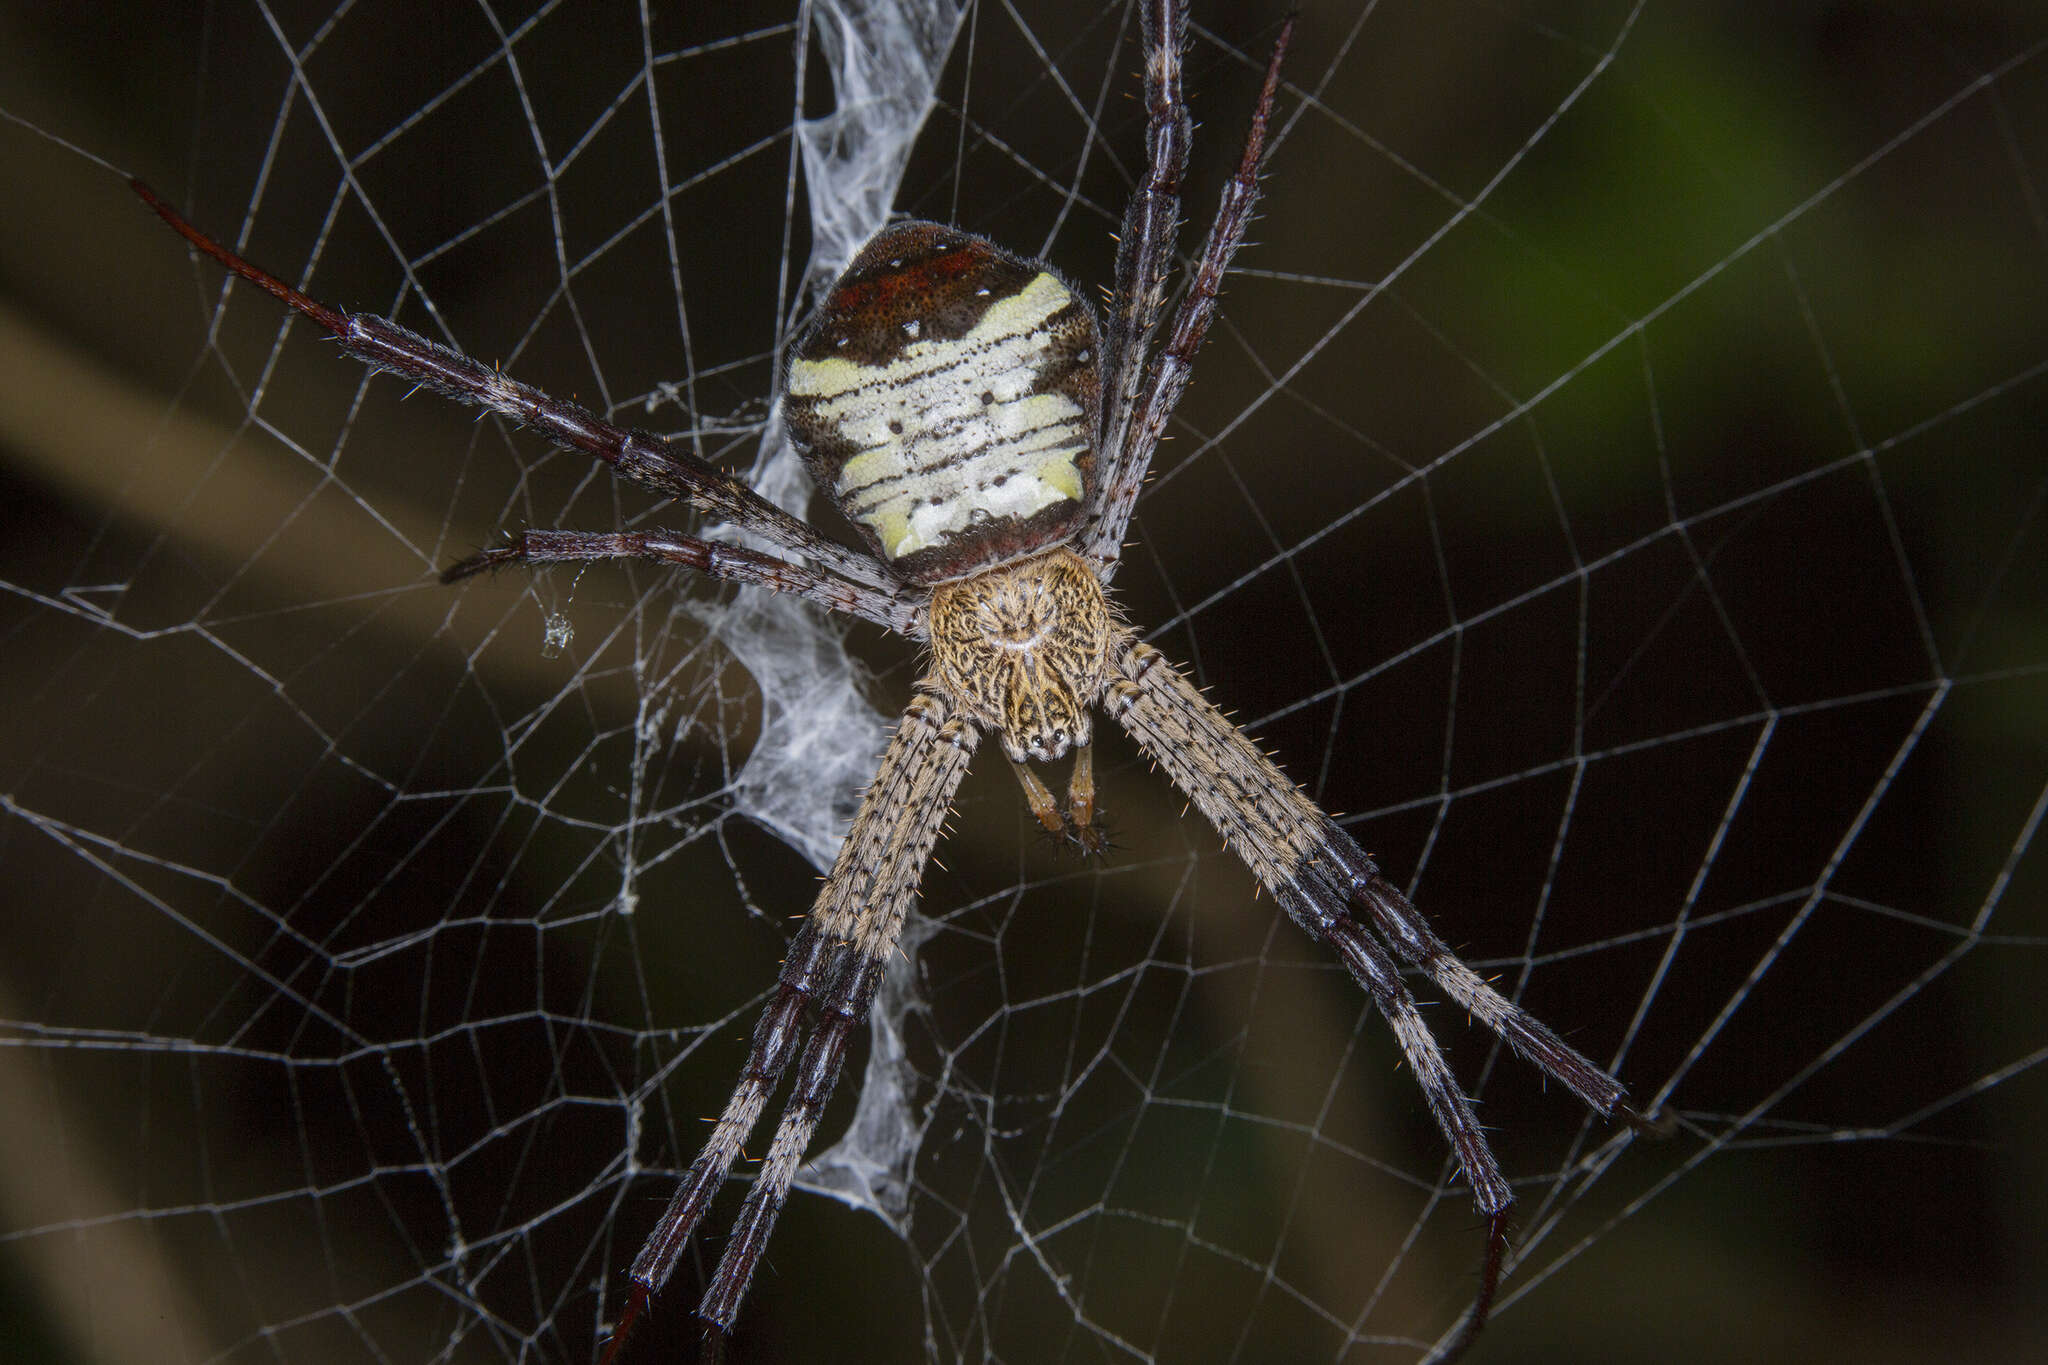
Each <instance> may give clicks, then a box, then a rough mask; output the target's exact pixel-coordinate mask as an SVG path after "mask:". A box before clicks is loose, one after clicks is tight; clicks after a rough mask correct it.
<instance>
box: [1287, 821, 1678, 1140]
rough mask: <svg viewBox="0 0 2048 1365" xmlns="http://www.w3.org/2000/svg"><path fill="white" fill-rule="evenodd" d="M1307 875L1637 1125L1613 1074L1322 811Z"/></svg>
mask: <svg viewBox="0 0 2048 1365" xmlns="http://www.w3.org/2000/svg"><path fill="white" fill-rule="evenodd" d="M1313 875H1314V876H1315V878H1316V880H1318V881H1321V882H1323V883H1324V884H1325V885H1326V886H1327V887H1328V888H1329V891H1330V893H1331V896H1332V899H1333V900H1334V902H1335V903H1337V904H1339V905H1348V906H1350V907H1353V908H1355V909H1357V910H1361V911H1363V912H1364V914H1365V916H1366V917H1367V918H1368V919H1369V920H1370V922H1371V924H1372V927H1373V928H1374V929H1376V930H1377V931H1379V933H1380V934H1382V935H1383V936H1385V938H1386V940H1387V942H1388V943H1390V944H1392V945H1393V948H1394V951H1396V952H1397V953H1399V954H1400V955H1401V956H1402V957H1403V958H1405V959H1406V960H1407V961H1409V962H1410V963H1413V964H1414V965H1415V966H1417V967H1419V968H1421V969H1422V971H1423V972H1425V973H1427V974H1428V976H1429V978H1430V979H1431V980H1433V981H1435V982H1436V983H1437V985H1439V986H1441V987H1442V988H1443V990H1444V993H1445V994H1447V995H1449V996H1450V997H1451V998H1452V999H1453V1000H1455V1001H1457V1002H1458V1004H1460V1005H1462V1006H1463V1007H1464V1008H1465V1009H1466V1010H1468V1011H1470V1012H1471V1014H1472V1016H1473V1017H1474V1018H1476V1019H1478V1020H1479V1022H1480V1023H1482V1024H1484V1025H1485V1026H1486V1027H1487V1028H1489V1029H1491V1030H1492V1031H1493V1032H1494V1033H1496V1034H1498V1035H1500V1037H1501V1038H1502V1040H1504V1041H1505V1042H1506V1043H1507V1044H1508V1046H1509V1047H1511V1048H1513V1049H1514V1050H1515V1051H1516V1052H1518V1053H1520V1054H1521V1055H1522V1056H1523V1057H1524V1058H1526V1059H1528V1060H1529V1061H1530V1062H1532V1063H1534V1064H1535V1065H1536V1066H1538V1067H1540V1068H1541V1069H1542V1070H1544V1071H1545V1072H1548V1073H1549V1074H1550V1075H1552V1076H1554V1077H1556V1078H1557V1079H1558V1080H1559V1081H1561V1082H1563V1083H1564V1085H1565V1086H1567V1087H1568V1088H1569V1089H1570V1090H1571V1091H1572V1093H1573V1094H1575V1095H1577V1096H1578V1097H1579V1098H1580V1099H1582V1100H1584V1101H1585V1102H1586V1104H1587V1105H1588V1106H1590V1107H1591V1108H1592V1109H1593V1110H1594V1111H1595V1112H1596V1113H1598V1114H1600V1115H1601V1116H1602V1117H1603V1118H1606V1117H1618V1118H1622V1119H1625V1120H1627V1121H1629V1122H1631V1123H1636V1124H1638V1125H1639V1126H1640V1120H1641V1116H1640V1115H1638V1114H1637V1113H1636V1111H1635V1110H1634V1109H1632V1108H1630V1107H1629V1105H1628V1104H1627V1103H1626V1098H1627V1095H1628V1090H1627V1088H1626V1087H1625V1086H1623V1085H1622V1083H1621V1082H1620V1081H1619V1080H1616V1079H1615V1078H1614V1077H1613V1076H1612V1075H1610V1074H1609V1073H1608V1072H1607V1071H1606V1070H1605V1069H1603V1068H1602V1067H1600V1066H1599V1065H1597V1064H1596V1063H1594V1062H1593V1061H1592V1059H1590V1058H1588V1057H1587V1056H1585V1055H1584V1054H1583V1053H1581V1052H1579V1051H1578V1050H1577V1049H1576V1048H1574V1047H1572V1046H1571V1045H1570V1044H1569V1043H1567V1042H1565V1041H1564V1039H1562V1038H1560V1037H1558V1036H1557V1034H1556V1033H1555V1032H1554V1031H1552V1030H1551V1028H1550V1027H1549V1026H1548V1025H1546V1024H1545V1023H1543V1021H1542V1020H1540V1019H1537V1018H1536V1017H1535V1016H1534V1015H1532V1014H1530V1013H1529V1012H1528V1011H1527V1010H1524V1009H1522V1008H1521V1007H1520V1006H1519V1005H1516V1004H1515V1003H1514V1002H1513V1001H1511V1000H1509V999H1508V998H1507V997H1506V996H1503V995H1502V994H1501V993H1500V992H1499V991H1496V990H1495V989H1494V988H1493V987H1492V986H1489V985H1488V984H1486V982H1485V981H1484V980H1483V979H1481V977H1480V976H1479V974H1478V973H1477V972H1475V971H1473V970H1472V969H1471V968H1470V967H1468V966H1466V965H1465V963H1464V962H1463V961H1462V960H1461V959H1459V957H1458V956H1457V955H1456V954H1455V953H1453V952H1452V951H1451V950H1450V948H1449V947H1448V946H1447V945H1446V944H1445V943H1444V941H1443V940H1442V939H1440V938H1438V937H1437V935H1436V933H1435V931H1433V930H1432V929H1431V928H1430V927H1429V921H1428V920H1427V919H1426V918H1425V917H1424V916H1423V914H1422V912H1421V911H1420V910H1417V909H1416V908H1415V905H1414V903H1413V902H1411V901H1410V900H1409V899H1408V898H1407V897H1406V896H1404V895H1402V894H1401V892H1400V891H1399V890H1398V889H1397V888H1396V887H1395V886H1394V885H1393V883H1391V882H1389V881H1388V880H1387V879H1386V877H1385V876H1384V875H1382V874H1381V872H1380V869H1379V865H1378V864H1377V863H1375V862H1374V861H1373V860H1372V858H1371V857H1370V856H1369V855H1367V854H1366V852H1365V851H1364V850H1363V849H1361V848H1360V847H1359V846H1358V843H1357V841H1356V840H1354V839H1352V837H1351V836H1350V835H1348V834H1346V833H1345V832H1344V831H1343V830H1341V829H1339V828H1337V826H1336V824H1335V822H1333V821H1331V820H1329V819H1328V817H1324V819H1323V840H1322V847H1321V849H1320V850H1319V853H1318V856H1317V858H1316V859H1315V864H1314V867H1313Z"/></svg>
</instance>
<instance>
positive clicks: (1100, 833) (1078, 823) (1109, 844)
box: [1059, 810, 1117, 861]
mask: <svg viewBox="0 0 2048 1365" xmlns="http://www.w3.org/2000/svg"><path fill="white" fill-rule="evenodd" d="M1059 837H1060V838H1061V839H1062V841H1064V843H1065V844H1066V846H1067V847H1068V848H1072V849H1077V850H1079V851H1080V854H1081V856H1082V857H1084V858H1087V859H1089V860H1091V861H1092V860H1094V859H1097V858H1103V857H1106V856H1107V855H1108V853H1109V851H1110V850H1111V849H1113V848H1115V847H1116V846H1117V845H1116V842H1115V841H1114V840H1112V839H1111V838H1110V837H1109V827H1108V826H1107V825H1105V824H1103V823H1102V818H1101V817H1100V816H1098V815H1096V814H1095V813H1094V812H1093V811H1090V812H1087V813H1086V814H1085V815H1076V814H1075V813H1074V812H1073V811H1071V810H1069V811H1067V812H1065V813H1064V814H1063V815H1062V816H1061V817H1060V835H1059Z"/></svg>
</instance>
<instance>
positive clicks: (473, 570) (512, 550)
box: [441, 541, 523, 584]
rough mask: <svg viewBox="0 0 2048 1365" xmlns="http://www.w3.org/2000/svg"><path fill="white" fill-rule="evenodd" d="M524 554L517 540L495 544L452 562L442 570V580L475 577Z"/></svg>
mask: <svg viewBox="0 0 2048 1365" xmlns="http://www.w3.org/2000/svg"><path fill="white" fill-rule="evenodd" d="M522 555H523V551H522V549H521V547H520V545H519V544H518V542H516V541H515V542H512V543H510V544H506V545H499V546H495V547H493V548H492V549H488V550H479V551H477V552H476V553H475V554H473V555H471V556H470V557H469V558H468V559H465V560H462V561H460V562H459V563H455V564H450V565H449V566H448V567H447V568H445V569H443V570H441V582H442V583H444V584H447V583H460V582H461V581H462V580H463V579H465V578H474V577H475V576H476V575H478V574H480V573H489V572H490V571H491V570H493V569H501V568H503V567H504V566H505V565H507V564H511V563H513V562H515V561H517V560H518V559H520V558H521V557H522Z"/></svg>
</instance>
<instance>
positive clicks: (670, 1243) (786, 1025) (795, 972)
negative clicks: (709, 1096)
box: [621, 922, 843, 1331]
mask: <svg viewBox="0 0 2048 1365" xmlns="http://www.w3.org/2000/svg"><path fill="white" fill-rule="evenodd" d="M842 954H843V950H842V949H841V948H840V946H839V945H837V944H833V943H830V942H828V941H827V940H826V938H825V936H824V935H823V934H820V933H819V932H818V930H817V927H816V925H815V924H814V923H809V922H807V923H806V924H805V925H804V927H803V928H802V929H800V930H799V931H798V932H797V937H796V940H795V941H794V942H793V943H792V944H791V945H790V949H789V955H788V957H786V958H785V959H784V960H783V964H782V975H781V978H780V980H779V982H778V983H777V985H776V990H775V998H774V999H773V1000H771V1001H770V1002H769V1004H768V1007H767V1008H766V1009H764V1010H762V1011H761V1017H760V1019H759V1020H758V1021H757V1022H756V1023H755V1025H754V1034H753V1040H752V1042H751V1043H750V1045H749V1047H748V1049H747V1060H746V1064H745V1066H744V1067H743V1068H742V1069H741V1072H740V1079H739V1084H738V1085H737V1086H736V1087H735V1088H734V1091H733V1095H732V1098H731V1099H730V1100H728V1101H727V1102H726V1107H725V1112H724V1113H723V1114H721V1115H720V1116H719V1119H718V1122H717V1124H716V1126H715V1127H714V1128H713V1129H712V1132H711V1137H710V1139H709V1140H708V1141H706V1142H705V1144H704V1149H703V1150H702V1151H701V1152H699V1153H698V1154H697V1159H696V1160H695V1161H694V1162H692V1163H691V1164H690V1170H689V1173H688V1174H687V1175H685V1176H684V1177H683V1181H682V1184H681V1185H679V1186H678V1187H677V1188H676V1192H675V1194H674V1195H673V1196H672V1197H671V1198H670V1200H669V1205H668V1208H667V1209H666V1210H664V1211H663V1213H662V1215H661V1221H660V1222H659V1223H657V1224H656V1225H655V1229H654V1232H653V1233H652V1234H651V1235H649V1237H648V1239H647V1243H646V1245H644V1246H642V1247H641V1248H640V1254H639V1255H638V1256H636V1257H634V1258H633V1269H632V1280H633V1283H634V1285H635V1286H636V1287H637V1292H639V1293H640V1294H641V1295H642V1296H651V1295H654V1294H657V1293H659V1292H660V1291H661V1288H662V1286H663V1284H664V1283H666V1282H667V1280H668V1277H669V1274H670V1273H671V1271H672V1270H673V1269H674V1266H675V1263H676V1261H677V1259H678V1258H680V1257H681V1255H682V1250H683V1246H684V1244H685V1243H687V1242H688V1241H689V1239H690V1234H691V1233H693V1232H695V1231H696V1228H697V1224H698V1223H700V1222H701V1221H703V1218H704V1212H705V1210H706V1209H707V1208H709V1207H710V1205H711V1200H712V1197H713V1196H715V1195H716V1194H717V1193H718V1190H719V1187H720V1186H721V1185H723V1184H724V1183H725V1180H726V1177H727V1176H728V1175H730V1174H731V1172H732V1166H733V1162H734V1161H735V1160H737V1159H738V1157H739V1153H740V1147H741V1145H742V1144H744V1143H745V1142H746V1140H747V1135H748V1134H749V1133H751V1132H753V1130H754V1125H755V1124H757V1123H758V1122H760V1118H761V1110H762V1109H763V1108H764V1107H765V1106H766V1104H767V1101H768V1096H769V1095H770V1094H771V1093H773V1091H774V1089H775V1083H776V1082H777V1081H778V1080H780V1079H781V1077H782V1073H783V1071H784V1069H785V1068H787V1067H788V1065H789V1059H790V1057H791V1056H792V1055H793V1054H794V1053H795V1051H796V1045H797V1042H798V1041H799V1039H801V1037H802V1036H803V1015H804V1007H805V1006H806V1005H807V1004H808V1003H809V1002H810V1001H811V1000H812V999H814V998H815V997H816V996H817V994H818V991H819V985H820V982H821V981H822V980H823V979H824V978H825V976H826V975H827V973H829V972H830V971H831V970H832V967H833V965H834V964H835V963H836V962H837V961H838V960H839V958H840V957H841V956H842ZM629 1321H630V1318H629ZM625 1327H626V1324H625V1323H622V1324H621V1331H623V1330H624V1329H625Z"/></svg>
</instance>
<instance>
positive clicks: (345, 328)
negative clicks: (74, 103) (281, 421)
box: [128, 180, 891, 588]
mask: <svg viewBox="0 0 2048 1365" xmlns="http://www.w3.org/2000/svg"><path fill="white" fill-rule="evenodd" d="M128 184H129V188H131V189H133V190H134V191H135V193H136V194H138V195H140V196H141V198H142V201H143V202H144V203H146V204H148V205H149V206H150V208H152V209H154V210H155V211H156V214H157V216H158V217H160V218H162V219H163V220H164V221H165V222H166V223H168V224H170V225H171V227H173V228H174V229H176V230H177V232H178V233H179V235H180V236H182V237H184V238H185V240H186V241H188V242H190V243H191V244H192V245H193V246H195V247H197V248H198V249H199V250H201V251H203V252H205V253H206V254H207V255H209V256H211V257H213V259H214V260H216V261H218V262H220V264H221V265H223V266H225V267H226V268H227V269H228V270H229V271H231V272H232V273H234V274H236V275H238V276H240V277H241V278H243V279H245V280H248V281H249V282H250V283H252V284H254V285H256V286H257V287H259V288H261V289H263V290H264V291H265V292H266V293H269V294H270V295H272V296H273V297H275V298H276V299H278V300H279V301H280V302H282V303H284V304H285V305H286V306H287V307H289V308H291V309H292V310H293V311H295V312H297V313H299V314H301V315H303V316H304V317H306V318H309V319H311V320H312V321H313V322H316V323H318V324H319V325H320V326H321V327H323V328H325V329H326V330H327V331H329V332H331V333H332V334H333V335H334V336H335V337H336V338H337V339H338V340H339V341H340V342H341V349H342V351H343V353H344V354H346V355H348V356H349V357H351V358H352V359H355V360H358V361H360V362H362V363H363V364H365V365H368V366H370V367H371V368H373V369H379V370H385V371H388V372H390V373H391V374H395V375H398V376H399V377H401V378H403V379H409V380H411V381H412V382H413V383H415V384H418V385H421V386H422V387H425V388H429V389H432V390H434V391H435V392H436V393H439V394H442V395H444V396H445V397H448V398H452V399H454V400H456V401H457V402H459V403H470V404H474V405H476V406H477V407H482V408H488V409H490V410H491V411H493V412H497V413H502V414H503V415H504V416H506V417H510V418H511V419H512V420H514V421H515V422H518V423H520V424H521V425H523V426H528V427H532V428H533V429H534V430H535V431H538V432H539V433H540V434H541V435H543V436H545V437H547V438H548V439H549V440H550V441H553V442H554V443H555V444H556V445H559V446H562V447H564V448H566V449H570V450H580V451H582V452H584V453H585V454H587V455H591V456H594V457H596V458H597V459H599V460H602V461H604V462H605V463H606V464H608V465H610V466H612V468H613V469H615V470H617V471H618V472H619V473H620V474H623V475H625V476H626V477H627V478H630V479H633V480H635V481H637V482H639V483H641V484H644V485H646V486H647V487H649V488H652V489H654V490H655V491H656V492H658V493H662V494H664V495H666V496H669V497H676V498H683V499H686V500H688V501H689V503H690V504H691V505H692V506H694V507H696V508H697V509H698V510H699V511H701V512H704V513H705V514H706V515H709V516H713V517H717V518H719V519H720V520H724V521H730V522H733V523H734V524H736V525H739V526H742V527H745V528H746V529H747V530H749V531H752V532H754V533H755V534H757V535H759V536H760V537H762V538H763V539H764V540H767V541H769V542H771V543H773V544H775V545H779V546H781V547H782V548H783V549H785V550H791V551H794V552H796V553H797V554H801V555H805V556H808V557H809V558H811V559H813V560H815V561H817V562H818V563H819V564H821V565H823V566H825V567H826V568H828V569H830V570H832V571H833V572H835V573H837V574H839V575H841V576H842V577H845V578H851V579H853V580H855V581H856V582H860V583H868V584H873V585H875V586H878V587H885V588H886V587H887V586H889V584H890V582H891V579H890V576H889V574H888V571H887V570H885V569H884V568H883V567H882V566H881V565H880V564H879V563H877V562H876V561H874V560H873V559H871V558H869V557H868V556H867V555H864V554H861V553H859V552H858V551H855V550H849V549H847V548H846V547H845V546H844V545H839V544H836V543H835V542H833V541H830V540H827V539H826V538H825V537H824V536H822V535H820V534H819V533H818V532H817V531H815V530H813V529H812V528H811V527H810V526H808V525H806V524H805V523H804V522H803V521H801V520H799V519H798V518H796V517H793V516H791V515H790V514H789V513H787V512H785V511H783V510H782V509H781V508H780V507H777V506H776V505H775V504H774V503H772V502H770V501H768V500H767V499H766V498H764V497H762V496H761V495H760V494H759V493H756V492H755V491H754V490H753V489H751V488H749V487H747V486H746V485H745V484H743V483H741V482H740V481H739V480H737V479H735V478H733V477H732V476H731V475H729V474H726V473H724V472H723V471H721V470H719V469H716V468H714V467H713V466H711V465H710V464H707V463H706V462H704V461H703V460H700V459H698V458H697V457H696V456H694V455H692V454H690V453H689V452H687V451H685V450H682V449H680V448H678V447H677V446H675V445H673V444H671V443H670V442H668V441H665V440H663V439H662V438H661V437H659V436H656V435H654V434H653V433H652V432H646V431H634V430H629V429H627V428H625V427H620V426H615V425H613V424H612V423H610V422H607V421H605V420H604V419H603V418H601V417H599V416H597V414H595V413H593V412H591V411H589V410H588V409H587V408H584V407H582V406H580V405H578V404H576V403H571V402H568V401H567V400H565V399H560V398H553V397H550V396H549V395H548V394H546V393H543V392H542V391H541V390H539V389H536V388H534V387H532V386H531V385H528V384H522V383H519V382H518V381H517V380H514V379H508V378H506V377H505V376H504V375H502V374H500V373H498V371H497V370H495V369H493V368H492V367H490V366H488V365H485V364H483V363H481V362H479V361H476V360H472V359H470V358H469V357H468V356H466V355H464V354H462V353H461V352H460V351H457V350H455V349H453V348H452V347H448V346H443V345H442V344H441V343H440V342H438V341H429V340H428V339H427V338H426V337H423V336H421V335H420V334H419V333H417V332H413V331H409V330H407V329H406V328H404V327H401V326H399V325H398V324H397V323H395V322H393V321H391V320H390V319H389V318H381V317H378V316H376V315H375V314H371V313H343V312H341V311H339V310H337V309H333V308H329V307H328V306H327V305H325V304H323V303H319V302H316V301H315V300H313V299H311V298H308V297H307V296H306V295H304V294H302V293H300V292H299V291H298V290H296V289H294V288H292V287H291V286H290V285H288V284H286V283H285V282H284V281H282V280H280V279H278V278H277V277H276V276H274V275H271V274H269V273H267V272H265V271H263V270H261V269H259V268H258V267H256V266H253V265H251V264H249V262H247V261H245V260H243V259H242V258H241V257H240V256H237V255H236V254H235V253H234V252H232V251H230V250H228V249H227V248H226V247H224V246H222V245H221V244H220V243H219V242H216V241H215V240H213V238H211V237H208V236H207V235H206V234H205V233H203V232H201V231H200V230H199V229H198V228H196V227H194V226H192V224H191V223H189V222H187V221H186V220H185V218H184V217H183V215H181V214H180V213H179V212H178V211H177V210H176V209H174V208H172V207H171V206H170V204H169V203H167V202H166V201H165V200H164V199H163V198H162V197H161V196H160V195H158V194H157V193H156V191H154V190H152V189H150V188H149V186H147V185H145V184H143V183H142V182H141V181H140V180H131V181H129V182H128Z"/></svg>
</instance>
